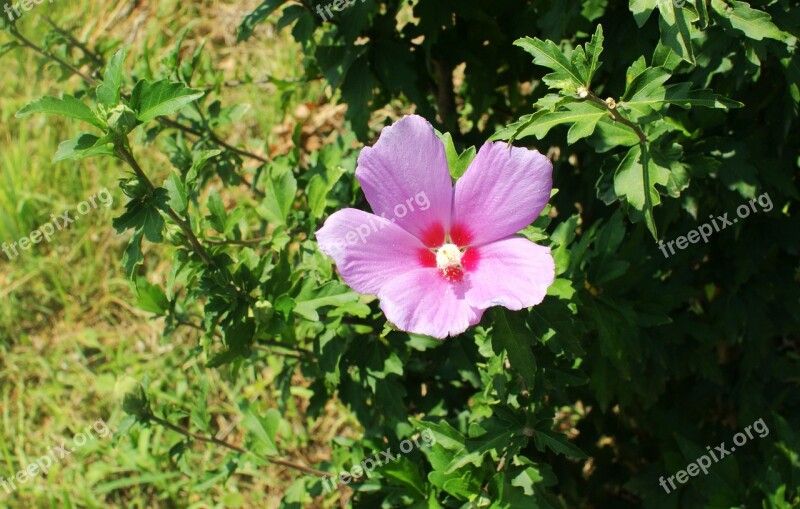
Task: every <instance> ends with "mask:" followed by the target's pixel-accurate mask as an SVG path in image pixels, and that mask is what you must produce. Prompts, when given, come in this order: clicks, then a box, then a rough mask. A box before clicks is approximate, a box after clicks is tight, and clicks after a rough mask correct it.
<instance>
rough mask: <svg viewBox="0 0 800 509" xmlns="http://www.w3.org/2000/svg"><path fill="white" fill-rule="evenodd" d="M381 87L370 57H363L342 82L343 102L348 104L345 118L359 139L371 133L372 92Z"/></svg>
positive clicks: (352, 66) (350, 69)
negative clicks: (371, 66)
mask: <svg viewBox="0 0 800 509" xmlns="http://www.w3.org/2000/svg"><path fill="white" fill-rule="evenodd" d="M378 85H379V83H378V80H377V79H376V78H375V74H374V73H373V72H372V69H371V68H370V64H369V58H368V56H367V55H366V54H365V55H362V56H360V57H359V58H358V59H356V61H355V62H353V65H351V66H350V68H349V69H348V70H347V75H346V76H345V79H344V82H342V87H341V92H342V100H343V101H344V102H345V103H347V112H346V113H345V117H346V118H347V119H348V120H349V121H350V123H351V124H352V126H353V131H354V132H355V133H356V134H357V135H358V138H359V139H361V140H364V139H366V138H367V135H368V132H369V117H370V114H371V110H370V107H369V104H370V100H371V99H372V91H373V90H374V89H375V87H377V86H378Z"/></svg>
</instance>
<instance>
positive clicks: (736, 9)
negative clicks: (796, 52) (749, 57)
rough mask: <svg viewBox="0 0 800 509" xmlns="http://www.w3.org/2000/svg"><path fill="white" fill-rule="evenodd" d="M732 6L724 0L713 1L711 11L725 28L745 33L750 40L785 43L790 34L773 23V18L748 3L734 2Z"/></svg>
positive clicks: (734, 0)
mask: <svg viewBox="0 0 800 509" xmlns="http://www.w3.org/2000/svg"><path fill="white" fill-rule="evenodd" d="M730 4H731V5H728V4H727V3H725V2H723V1H722V0H711V9H712V10H713V11H714V12H715V13H716V14H718V17H717V21H718V22H719V23H720V24H721V25H722V26H724V27H726V28H729V29H732V30H734V31H737V32H740V33H743V34H744V35H746V36H747V37H749V38H750V39H753V40H756V41H760V40H762V39H775V40H776V41H785V40H786V39H787V37H788V34H785V33H784V32H782V31H781V30H780V29H779V28H778V27H777V26H775V24H774V23H773V22H772V16H770V15H769V14H767V13H766V12H764V11H759V10H758V9H753V8H752V7H750V4H748V3H747V2H737V1H736V0H733V1H731V2H730Z"/></svg>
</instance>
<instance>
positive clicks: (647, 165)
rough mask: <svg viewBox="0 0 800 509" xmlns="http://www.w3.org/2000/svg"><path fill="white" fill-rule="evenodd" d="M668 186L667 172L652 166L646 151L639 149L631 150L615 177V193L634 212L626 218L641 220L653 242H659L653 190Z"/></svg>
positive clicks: (656, 192) (639, 147) (657, 199)
mask: <svg viewBox="0 0 800 509" xmlns="http://www.w3.org/2000/svg"><path fill="white" fill-rule="evenodd" d="M668 182H669V171H668V170H666V169H664V168H662V167H660V166H658V165H656V164H651V161H650V160H649V154H648V152H647V150H642V147H641V145H636V146H634V147H631V149H630V150H629V151H628V153H627V154H626V155H625V157H624V158H623V159H622V161H621V162H620V164H619V167H618V168H617V171H616V172H615V173H614V192H615V193H616V195H617V196H618V197H619V198H621V199H622V198H624V199H625V201H626V202H627V203H628V205H630V207H631V208H632V209H633V211H629V212H632V213H630V214H629V215H630V216H631V219H632V220H633V221H634V222H637V221H638V220H639V219H641V217H642V216H643V217H644V219H645V224H646V225H647V228H648V229H649V230H650V233H652V234H653V237H654V238H658V233H657V231H656V225H655V218H654V217H653V208H654V207H655V206H656V205H657V204H659V203H661V197H660V195H659V193H658V191H657V190H656V188H655V186H656V185H661V186H666V185H667V183H668Z"/></svg>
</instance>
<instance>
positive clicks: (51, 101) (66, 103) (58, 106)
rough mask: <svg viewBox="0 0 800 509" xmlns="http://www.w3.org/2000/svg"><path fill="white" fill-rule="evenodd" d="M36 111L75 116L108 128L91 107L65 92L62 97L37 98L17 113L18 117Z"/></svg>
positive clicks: (102, 127) (98, 126)
mask: <svg viewBox="0 0 800 509" xmlns="http://www.w3.org/2000/svg"><path fill="white" fill-rule="evenodd" d="M34 113H45V114H50V115H59V116H62V117H68V118H74V119H77V120H81V121H83V122H86V123H88V124H91V125H93V126H95V127H97V128H99V129H103V130H105V128H106V126H105V124H104V123H103V122H102V121H100V119H98V118H97V116H96V115H95V114H94V112H93V111H92V109H91V108H89V107H88V106H87V105H85V104H84V103H82V102H81V101H79V100H78V99H76V98H74V97H72V96H71V95H67V94H65V95H64V97H62V98H61V99H58V98H57V97H52V96H46V97H42V98H41V99H37V100H35V101H33V102H32V103H30V104H28V105H27V106H25V107H24V108H22V109H21V110H19V111H18V112H17V114H16V117H17V118H22V117H27V116H28V115H33V114H34Z"/></svg>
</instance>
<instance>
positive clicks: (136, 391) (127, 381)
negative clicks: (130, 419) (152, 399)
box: [114, 376, 150, 419]
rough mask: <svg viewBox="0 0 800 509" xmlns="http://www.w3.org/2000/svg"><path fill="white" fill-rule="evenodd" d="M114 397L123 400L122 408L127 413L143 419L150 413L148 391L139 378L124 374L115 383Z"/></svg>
mask: <svg viewBox="0 0 800 509" xmlns="http://www.w3.org/2000/svg"><path fill="white" fill-rule="evenodd" d="M114 397H115V398H116V399H117V401H121V402H122V409H123V410H124V411H125V413H126V414H129V415H133V416H134V417H136V418H137V419H142V418H143V417H145V416H146V415H148V414H150V403H149V402H148V400H147V393H146V392H145V390H144V387H142V384H140V383H139V382H138V380H136V379H134V378H131V377H129V376H123V377H121V378H120V379H119V380H117V383H116V384H115V385H114Z"/></svg>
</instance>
